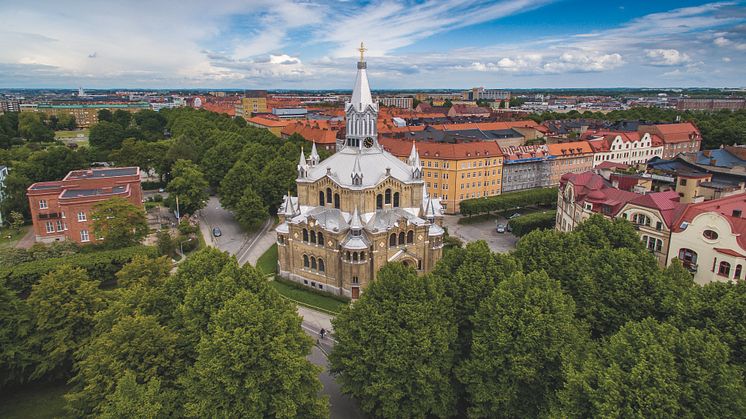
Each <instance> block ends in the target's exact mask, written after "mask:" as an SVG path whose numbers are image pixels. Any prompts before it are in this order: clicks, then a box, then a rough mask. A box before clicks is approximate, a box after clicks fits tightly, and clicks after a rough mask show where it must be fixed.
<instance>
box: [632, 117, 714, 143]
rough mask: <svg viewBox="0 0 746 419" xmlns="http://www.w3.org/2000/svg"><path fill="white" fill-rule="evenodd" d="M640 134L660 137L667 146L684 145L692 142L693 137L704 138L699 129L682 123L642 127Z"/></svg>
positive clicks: (690, 124) (689, 123)
mask: <svg viewBox="0 0 746 419" xmlns="http://www.w3.org/2000/svg"><path fill="white" fill-rule="evenodd" d="M638 130H639V131H640V132H651V133H655V134H657V135H659V136H660V137H661V139H662V141H663V142H664V143H666V144H675V143H682V142H686V141H691V140H692V137H694V138H697V139H700V138H702V136H701V134H700V132H699V129H698V128H697V127H696V126H695V125H694V124H692V123H691V122H682V123H678V124H655V125H640V127H639V128H638Z"/></svg>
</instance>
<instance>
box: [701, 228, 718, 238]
mask: <svg viewBox="0 0 746 419" xmlns="http://www.w3.org/2000/svg"><path fill="white" fill-rule="evenodd" d="M702 235H703V236H704V237H705V238H706V239H707V240H717V238H718V233H716V232H714V231H712V230H705V231H703V232H702Z"/></svg>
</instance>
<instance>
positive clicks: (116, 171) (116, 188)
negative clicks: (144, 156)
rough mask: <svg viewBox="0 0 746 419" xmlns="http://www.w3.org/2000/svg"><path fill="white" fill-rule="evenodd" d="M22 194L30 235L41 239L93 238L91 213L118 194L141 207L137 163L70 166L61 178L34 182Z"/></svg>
mask: <svg viewBox="0 0 746 419" xmlns="http://www.w3.org/2000/svg"><path fill="white" fill-rule="evenodd" d="M26 195H27V196H28V200H29V206H30V208H31V219H32V222H33V230H34V236H35V238H36V241H37V242H44V243H49V242H54V241H63V240H72V241H75V242H78V243H93V242H95V241H96V240H97V239H96V237H95V235H94V232H93V220H92V217H91V213H92V211H93V207H94V206H95V205H96V204H98V203H100V202H102V201H105V200H107V199H111V198H115V197H120V198H124V199H126V200H128V201H129V202H131V203H132V204H134V205H136V206H138V207H140V208H143V204H142V188H141V185H140V168H139V167H111V168H102V169H88V170H73V171H72V172H70V173H68V174H67V176H65V178H64V179H62V180H61V181H52V182H37V183H34V184H33V185H31V186H29V188H28V189H27V191H26ZM143 210H144V209H143Z"/></svg>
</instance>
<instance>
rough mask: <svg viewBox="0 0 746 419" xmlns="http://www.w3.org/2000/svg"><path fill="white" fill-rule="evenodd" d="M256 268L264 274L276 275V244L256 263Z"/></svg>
mask: <svg viewBox="0 0 746 419" xmlns="http://www.w3.org/2000/svg"><path fill="white" fill-rule="evenodd" d="M256 267H257V268H258V269H259V270H260V271H262V272H263V273H264V274H267V275H268V274H273V273H277V243H275V244H273V245H272V247H270V248H269V249H267V251H266V252H264V254H263V255H261V256H259V259H257V261H256Z"/></svg>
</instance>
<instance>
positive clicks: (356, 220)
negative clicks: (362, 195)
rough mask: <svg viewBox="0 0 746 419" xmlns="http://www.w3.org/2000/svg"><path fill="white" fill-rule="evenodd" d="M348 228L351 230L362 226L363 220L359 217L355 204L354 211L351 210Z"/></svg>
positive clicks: (359, 228)
mask: <svg viewBox="0 0 746 419" xmlns="http://www.w3.org/2000/svg"><path fill="white" fill-rule="evenodd" d="M350 228H351V229H353V230H361V229H362V228H363V220H361V219H360V214H359V213H358V211H357V206H356V207H355V211H353V212H352V218H351V219H350Z"/></svg>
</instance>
